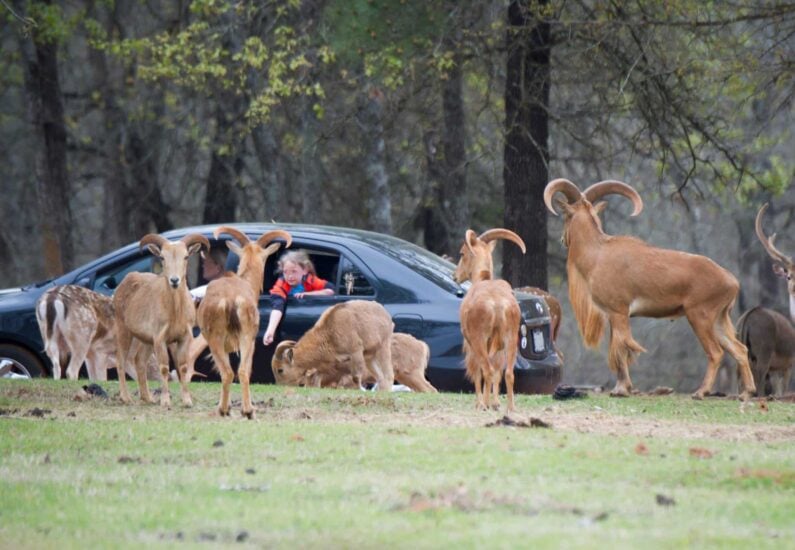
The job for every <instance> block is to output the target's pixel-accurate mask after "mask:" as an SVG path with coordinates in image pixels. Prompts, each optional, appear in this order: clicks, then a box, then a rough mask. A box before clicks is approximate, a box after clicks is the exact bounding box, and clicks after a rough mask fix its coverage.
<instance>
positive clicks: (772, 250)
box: [756, 203, 792, 266]
mask: <svg viewBox="0 0 795 550" xmlns="http://www.w3.org/2000/svg"><path fill="white" fill-rule="evenodd" d="M767 206H768V205H767V203H765V204H763V205H762V208H760V209H759V213H758V214H757V215H756V236H757V237H759V240H760V241H761V242H762V246H764V247H765V250H767V253H768V254H769V255H770V257H771V258H773V259H774V260H776V261H779V262H781V263H783V264H784V265H785V266H790V265H792V260H790V259H789V258H788V257H787V256H785V255H784V254H782V253H781V252H779V250H778V249H777V248H776V246H775V244H773V243H774V241H775V240H776V234H775V233H773V234H772V235H770V237H767V236H765V232H764V231H762V217H763V216H764V214H765V210H767Z"/></svg>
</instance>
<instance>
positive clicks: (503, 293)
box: [453, 229, 526, 412]
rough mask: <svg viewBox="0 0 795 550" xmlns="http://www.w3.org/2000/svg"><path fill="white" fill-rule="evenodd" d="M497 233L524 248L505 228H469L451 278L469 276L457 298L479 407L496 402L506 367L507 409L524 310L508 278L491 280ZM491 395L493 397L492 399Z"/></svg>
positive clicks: (469, 374) (468, 370)
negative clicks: (478, 230)
mask: <svg viewBox="0 0 795 550" xmlns="http://www.w3.org/2000/svg"><path fill="white" fill-rule="evenodd" d="M497 239H505V240H509V241H511V242H513V243H514V244H516V245H517V246H518V247H519V248H521V249H522V253H524V252H525V250H526V249H525V244H524V241H523V240H522V239H521V238H520V237H519V235H517V234H516V233H514V232H513V231H510V230H508V229H489V230H488V231H486V232H484V233H482V234H481V235H480V236H478V235H477V234H476V233H475V232H474V231H472V230H471V229H469V230H467V232H466V235H465V237H464V244H463V245H462V246H461V257H460V259H459V260H458V265H457V266H456V269H455V273H454V274H453V278H454V279H455V280H456V282H458V283H463V282H464V281H472V286H471V287H470V288H469V291H467V294H466V296H464V299H463V301H462V302H461V313H460V315H461V332H462V333H463V335H464V354H465V363H466V375H467V377H468V378H469V379H470V380H472V382H473V384H474V385H475V393H476V394H477V401H476V403H475V406H476V407H477V408H479V409H487V408H492V407H493V408H496V409H498V408H499V406H500V397H499V394H500V382H501V380H502V373H503V371H505V389H506V391H507V393H508V405H507V409H508V411H509V412H511V411H513V410H514V408H515V407H514V397H513V382H514V373H513V367H514V363H515V362H516V353H517V343H518V339H519V326H520V324H521V319H522V312H521V310H520V309H519V303H518V302H517V301H516V297H515V296H514V295H513V290H512V289H511V285H509V284H508V283H507V282H506V281H502V280H494V279H492V275H493V273H494V262H493V259H492V253H493V252H494V248H495V246H496V244H497ZM492 400H493V402H492Z"/></svg>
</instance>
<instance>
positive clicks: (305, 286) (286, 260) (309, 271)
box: [262, 250, 334, 346]
mask: <svg viewBox="0 0 795 550" xmlns="http://www.w3.org/2000/svg"><path fill="white" fill-rule="evenodd" d="M279 271H280V272H281V276H280V277H279V279H278V280H277V281H276V283H275V284H274V285H273V288H271V290H270V295H271V306H272V310H271V316H270V319H269V321H268V328H267V329H266V330H265V335H264V336H263V337H262V343H263V344H265V345H266V346H269V345H270V344H271V343H273V337H274V335H275V334H276V328H277V327H278V326H279V323H280V322H281V320H282V317H283V316H284V308H285V305H286V303H287V297H288V296H295V297H296V298H298V299H299V300H300V299H301V298H303V297H304V296H331V295H333V294H334V286H333V285H332V284H331V283H330V282H328V281H326V280H324V279H321V278H320V277H318V276H317V275H316V274H315V266H314V265H313V264H312V260H310V259H309V255H308V254H307V253H306V252H305V251H303V250H293V251H290V252H287V253H285V254H284V255H283V256H282V257H281V259H279Z"/></svg>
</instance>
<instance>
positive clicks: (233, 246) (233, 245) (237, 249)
mask: <svg viewBox="0 0 795 550" xmlns="http://www.w3.org/2000/svg"><path fill="white" fill-rule="evenodd" d="M226 247H227V248H228V249H229V250H231V251H232V252H234V253H235V254H237V257H238V258H242V257H243V249H242V248H240V247H239V246H238V245H237V243H236V242H234V241H226Z"/></svg>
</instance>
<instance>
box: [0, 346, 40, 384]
mask: <svg viewBox="0 0 795 550" xmlns="http://www.w3.org/2000/svg"><path fill="white" fill-rule="evenodd" d="M44 373H45V370H44V365H42V363H41V360H39V358H38V357H36V355H34V354H33V353H31V352H29V351H28V350H26V349H25V348H21V347H19V346H15V345H13V344H0V378H40V377H41V376H43V375H44Z"/></svg>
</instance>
